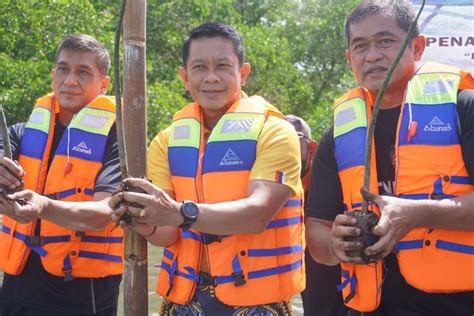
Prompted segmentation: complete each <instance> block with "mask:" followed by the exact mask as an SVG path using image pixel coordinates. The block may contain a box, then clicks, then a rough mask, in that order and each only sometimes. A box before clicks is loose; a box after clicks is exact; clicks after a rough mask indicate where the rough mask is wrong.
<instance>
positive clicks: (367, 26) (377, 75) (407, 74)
mask: <svg viewBox="0 0 474 316" xmlns="http://www.w3.org/2000/svg"><path fill="white" fill-rule="evenodd" d="M349 31H350V38H349V49H348V50H347V51H346V57H347V59H348V61H349V63H350V65H351V67H352V72H353V73H354V76H355V78H356V80H357V81H358V82H359V84H361V85H362V86H364V87H365V88H367V89H368V90H369V91H372V92H378V91H379V90H380V87H381V85H382V82H383V80H384V78H385V75H386V74H387V71H388V69H389V68H390V64H391V63H392V61H393V59H394V58H395V56H396V55H397V53H398V51H399V49H400V47H401V45H402V42H403V39H404V38H405V35H406V32H405V31H404V30H403V29H402V28H400V26H399V25H398V23H397V21H396V19H395V17H394V16H387V15H382V14H373V15H371V16H368V17H366V18H365V19H363V20H361V21H359V22H357V23H355V24H352V25H351V26H350V29H349ZM424 45H425V38H424V37H423V36H421V35H420V36H418V37H416V38H414V39H413V40H412V41H411V44H409V45H408V47H407V49H406V50H405V52H404V54H403V55H402V57H401V59H400V62H399V63H398V65H397V68H396V69H395V71H394V72H393V75H392V78H391V80H390V83H389V87H388V89H389V91H390V90H393V91H397V90H396V89H400V90H401V91H403V90H404V89H405V87H406V85H407V83H408V80H409V79H410V78H411V77H412V75H413V74H414V72H415V70H416V61H418V60H420V58H421V56H422V54H423V50H424V47H425V46H424Z"/></svg>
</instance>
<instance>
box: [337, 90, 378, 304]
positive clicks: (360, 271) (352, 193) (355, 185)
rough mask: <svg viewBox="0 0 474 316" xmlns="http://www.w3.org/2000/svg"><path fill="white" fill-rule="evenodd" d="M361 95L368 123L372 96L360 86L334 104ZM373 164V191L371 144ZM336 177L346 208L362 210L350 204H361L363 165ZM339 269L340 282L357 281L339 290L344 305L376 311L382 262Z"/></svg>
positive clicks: (373, 182)
mask: <svg viewBox="0 0 474 316" xmlns="http://www.w3.org/2000/svg"><path fill="white" fill-rule="evenodd" d="M355 98H360V99H362V100H364V101H365V103H366V113H367V122H370V114H371V107H372V101H373V100H372V99H371V98H370V96H369V94H368V93H366V91H365V90H363V89H362V88H358V89H353V90H351V91H349V92H348V93H347V94H346V95H345V96H343V97H342V98H340V99H338V100H337V101H336V103H335V107H337V106H338V105H339V104H342V103H343V102H347V101H350V100H353V99H355ZM371 162H372V164H371V165H372V167H371V178H370V179H371V183H370V190H371V191H372V192H377V191H378V186H377V180H376V179H377V168H376V165H375V147H374V145H372V159H371ZM339 178H340V180H341V185H342V193H343V201H344V204H345V205H346V206H347V209H348V210H352V211H354V210H361V208H360V207H356V208H355V209H354V208H353V205H356V204H358V203H362V196H361V194H360V188H362V186H363V182H364V166H363V165H360V166H354V167H351V168H348V169H345V170H342V171H340V172H339ZM371 210H372V211H374V212H375V213H376V214H377V215H379V216H380V213H379V210H378V208H376V207H373V208H371ZM341 270H342V271H343V275H342V278H341V282H342V283H344V282H346V281H347V279H348V278H347V276H344V273H347V274H348V277H350V278H355V280H357V281H356V282H357V283H356V285H355V289H354V291H355V292H354V293H352V289H351V286H350V284H349V283H348V284H347V286H345V287H344V288H343V289H342V296H343V298H344V300H345V304H346V305H347V306H349V307H350V308H353V309H356V310H358V311H364V312H366V311H372V310H375V309H376V308H377V307H378V306H379V304H380V299H381V295H382V278H383V277H382V264H380V263H371V264H366V265H353V264H348V263H341Z"/></svg>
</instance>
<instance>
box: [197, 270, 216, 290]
mask: <svg viewBox="0 0 474 316" xmlns="http://www.w3.org/2000/svg"><path fill="white" fill-rule="evenodd" d="M216 285H217V284H216V277H213V276H212V275H210V274H209V273H206V272H201V273H199V286H214V287H215V286H216Z"/></svg>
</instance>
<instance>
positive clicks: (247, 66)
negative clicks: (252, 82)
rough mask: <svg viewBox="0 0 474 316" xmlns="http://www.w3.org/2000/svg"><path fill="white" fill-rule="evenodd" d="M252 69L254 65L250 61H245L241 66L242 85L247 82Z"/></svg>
mask: <svg viewBox="0 0 474 316" xmlns="http://www.w3.org/2000/svg"><path fill="white" fill-rule="evenodd" d="M251 70H252V67H251V66H250V64H249V63H244V64H243V65H242V66H241V67H240V83H241V85H242V86H243V85H245V83H246V82H247V78H248V76H249V75H250V71H251Z"/></svg>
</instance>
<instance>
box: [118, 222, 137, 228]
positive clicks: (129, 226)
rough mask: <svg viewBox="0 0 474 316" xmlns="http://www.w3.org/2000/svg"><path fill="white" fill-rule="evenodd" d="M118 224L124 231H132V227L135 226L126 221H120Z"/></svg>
mask: <svg viewBox="0 0 474 316" xmlns="http://www.w3.org/2000/svg"><path fill="white" fill-rule="evenodd" d="M119 224H120V227H122V228H123V229H126V230H133V227H134V225H135V224H134V222H132V223H129V222H127V221H120V222H119Z"/></svg>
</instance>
